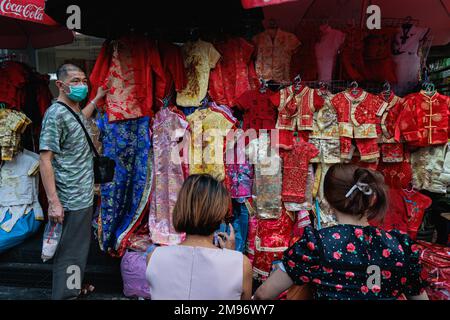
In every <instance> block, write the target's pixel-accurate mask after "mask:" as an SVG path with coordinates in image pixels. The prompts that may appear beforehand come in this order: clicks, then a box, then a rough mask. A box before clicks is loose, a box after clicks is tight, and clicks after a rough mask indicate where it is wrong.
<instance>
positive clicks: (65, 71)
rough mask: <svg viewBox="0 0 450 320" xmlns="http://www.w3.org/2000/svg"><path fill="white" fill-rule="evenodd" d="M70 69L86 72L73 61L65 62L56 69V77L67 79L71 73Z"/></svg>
mask: <svg viewBox="0 0 450 320" xmlns="http://www.w3.org/2000/svg"><path fill="white" fill-rule="evenodd" d="M70 71H77V72H84V71H83V69H81V68H80V67H79V66H76V65H74V64H72V63H64V64H62V65H60V66H59V67H58V69H57V70H56V78H57V79H58V80H65V79H66V78H67V76H68V75H69V72H70Z"/></svg>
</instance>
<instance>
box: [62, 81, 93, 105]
mask: <svg viewBox="0 0 450 320" xmlns="http://www.w3.org/2000/svg"><path fill="white" fill-rule="evenodd" d="M68 87H69V90H70V91H69V93H68V94H67V97H68V98H69V99H70V100H72V101H75V102H80V101H83V100H84V99H86V97H87V94H88V91H89V89H88V86H87V85H85V84H82V85H78V86H68Z"/></svg>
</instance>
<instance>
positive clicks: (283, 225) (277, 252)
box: [253, 209, 294, 278]
mask: <svg viewBox="0 0 450 320" xmlns="http://www.w3.org/2000/svg"><path fill="white" fill-rule="evenodd" d="M293 226H294V221H293V220H292V218H291V217H290V216H289V215H288V213H287V211H286V210H285V209H283V212H282V215H281V217H280V218H279V219H259V220H258V227H257V231H256V240H255V242H256V245H255V247H256V250H255V257H254V261H253V270H254V271H255V272H256V273H258V274H259V275H261V276H262V277H263V278H265V277H266V276H267V275H268V274H269V273H270V271H271V269H272V263H273V262H274V261H276V260H281V258H282V257H283V253H284V251H285V250H286V249H287V248H288V247H289V244H290V240H291V238H292V231H293Z"/></svg>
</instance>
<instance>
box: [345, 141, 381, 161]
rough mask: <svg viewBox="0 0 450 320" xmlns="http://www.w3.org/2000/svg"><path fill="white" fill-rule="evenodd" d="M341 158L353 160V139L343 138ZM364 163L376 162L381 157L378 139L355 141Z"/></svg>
mask: <svg viewBox="0 0 450 320" xmlns="http://www.w3.org/2000/svg"><path fill="white" fill-rule="evenodd" d="M340 140H341V158H343V159H348V160H350V159H351V158H352V153H353V152H352V149H353V147H352V146H353V145H352V141H353V139H352V138H347V137H341V139H340ZM355 143H356V146H357V147H358V151H359V154H360V155H361V160H362V161H370V160H375V159H378V158H379V157H380V149H379V147H378V141H377V139H376V138H375V139H355Z"/></svg>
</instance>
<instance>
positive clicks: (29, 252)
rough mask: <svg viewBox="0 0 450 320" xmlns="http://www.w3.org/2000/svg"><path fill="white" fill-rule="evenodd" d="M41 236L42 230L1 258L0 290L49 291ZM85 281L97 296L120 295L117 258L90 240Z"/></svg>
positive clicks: (49, 276)
mask: <svg viewBox="0 0 450 320" xmlns="http://www.w3.org/2000/svg"><path fill="white" fill-rule="evenodd" d="M42 234H43V228H42V230H39V232H37V233H36V234H35V235H34V236H33V237H31V238H29V239H27V240H26V241H25V242H24V243H22V244H20V245H19V246H17V247H15V248H12V249H10V250H9V251H7V252H5V253H3V254H1V255H0V287H1V286H3V287H5V288H18V290H21V289H30V290H31V289H36V290H42V289H48V290H49V289H51V283H52V260H50V261H48V262H46V263H43V262H42V260H41V249H42ZM84 282H85V283H91V284H93V285H94V286H95V287H96V292H98V293H105V294H114V295H119V296H120V295H121V294H122V288H123V285H122V277H121V274H120V259H118V258H112V257H110V256H109V255H107V254H106V253H104V252H102V251H101V250H100V248H99V246H98V243H97V242H96V240H94V239H93V240H92V241H91V248H90V252H89V257H88V263H87V266H86V272H85V280H84ZM11 290H12V289H11ZM1 294H3V293H1V292H0V297H1Z"/></svg>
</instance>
